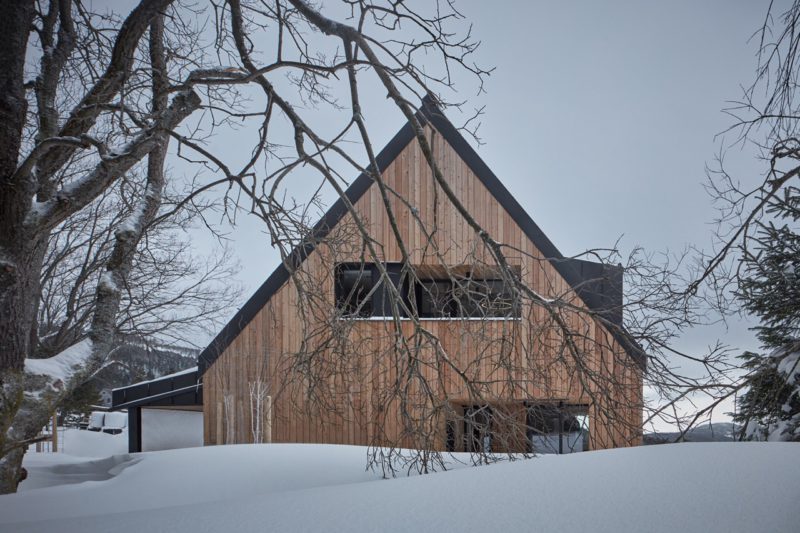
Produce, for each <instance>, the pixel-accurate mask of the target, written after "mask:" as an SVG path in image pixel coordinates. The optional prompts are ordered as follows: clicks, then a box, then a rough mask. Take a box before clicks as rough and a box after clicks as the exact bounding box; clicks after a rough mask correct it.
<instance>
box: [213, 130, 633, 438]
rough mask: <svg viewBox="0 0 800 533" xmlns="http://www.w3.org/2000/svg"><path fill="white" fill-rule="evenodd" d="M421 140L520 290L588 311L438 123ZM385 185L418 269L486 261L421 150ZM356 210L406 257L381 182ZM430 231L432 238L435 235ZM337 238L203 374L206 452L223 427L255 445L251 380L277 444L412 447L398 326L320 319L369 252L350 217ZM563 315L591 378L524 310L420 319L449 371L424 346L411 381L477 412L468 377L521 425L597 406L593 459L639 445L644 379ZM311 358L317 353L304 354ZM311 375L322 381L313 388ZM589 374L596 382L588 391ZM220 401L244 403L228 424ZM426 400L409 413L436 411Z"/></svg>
mask: <svg viewBox="0 0 800 533" xmlns="http://www.w3.org/2000/svg"><path fill="white" fill-rule="evenodd" d="M426 134H427V135H428V138H429V139H431V140H432V146H433V151H434V156H435V157H436V159H437V162H438V164H439V165H440V168H441V169H442V171H443V173H444V175H445V178H446V179H447V180H448V183H449V185H450V186H451V187H452V188H453V190H454V191H455V193H456V194H457V196H458V198H459V200H460V201H461V202H463V203H464V205H465V207H466V209H467V210H468V211H469V212H470V213H472V215H473V216H474V217H475V219H476V220H477V222H478V223H479V224H480V225H481V226H482V227H483V228H484V229H485V230H487V231H488V232H489V234H490V235H492V236H493V237H494V238H495V239H496V240H497V241H499V242H501V243H503V244H504V245H505V254H506V257H507V259H508V261H509V263H510V264H511V265H513V266H514V267H515V268H518V269H519V272H520V275H521V277H522V279H523V280H524V282H525V284H526V285H527V286H529V287H531V288H532V289H533V290H534V291H536V292H537V293H538V294H541V295H542V296H544V297H547V298H561V299H563V300H564V301H566V302H569V303H570V304H572V305H574V306H576V307H577V308H584V304H583V302H582V301H581V300H580V298H578V297H577V295H576V294H575V292H574V290H573V289H572V288H571V287H570V285H569V284H568V283H567V282H566V281H565V280H564V279H563V278H562V277H561V276H560V275H559V273H558V272H557V271H556V270H555V268H554V267H553V266H552V264H551V263H550V262H549V261H547V260H546V258H544V257H542V254H541V252H540V251H539V250H537V249H536V247H535V246H534V245H533V243H532V242H531V241H530V240H529V239H528V238H527V237H526V235H525V233H524V232H523V231H522V230H521V228H520V227H519V226H518V225H517V224H516V223H515V222H514V220H513V219H512V217H511V216H510V215H509V214H508V213H507V212H506V211H505V210H504V209H503V207H502V206H501V205H500V204H499V203H498V202H497V201H496V200H495V199H494V198H493V196H492V194H491V193H490V191H488V190H487V189H486V187H485V186H484V185H483V184H482V183H481V181H480V180H479V179H477V178H476V176H475V175H473V174H472V172H471V170H470V168H469V166H468V165H466V164H465V163H464V162H463V161H462V160H461V159H460V158H459V156H458V155H457V154H456V152H455V151H454V150H453V149H452V148H451V147H450V146H449V145H448V143H447V142H446V141H445V140H444V138H443V137H442V136H441V135H439V134H437V132H436V131H435V130H433V129H432V128H431V127H430V126H428V127H427V128H426ZM383 177H384V179H385V181H386V184H387V186H388V187H389V188H390V189H391V190H392V191H394V194H392V195H391V198H390V204H391V209H392V211H393V213H394V214H395V218H396V221H397V224H398V227H399V229H400V232H401V234H402V236H403V241H404V243H405V245H406V247H407V249H408V251H409V254H410V256H411V260H410V262H411V263H412V264H414V265H416V266H419V267H420V268H423V267H426V266H429V267H431V268H442V267H443V265H444V266H445V267H448V268H454V269H455V268H458V267H463V266H465V265H469V266H470V268H476V267H477V266H480V265H491V264H492V259H491V255H490V254H489V253H488V250H487V249H486V248H485V247H484V245H483V243H482V242H481V241H480V239H479V238H478V236H477V235H475V233H474V232H473V231H472V229H471V228H470V227H469V226H468V225H467V224H466V223H465V221H464V220H463V219H462V218H461V217H460V215H459V214H458V213H457V211H456V210H455V209H454V208H453V206H452V205H451V204H450V202H449V201H448V200H447V199H446V198H445V196H444V194H443V193H442V191H441V190H438V187H436V185H435V183H434V180H433V178H432V175H431V171H430V169H429V168H428V166H427V164H426V162H425V159H424V157H423V155H422V153H421V150H420V149H419V147H418V146H417V144H416V143H415V142H413V143H412V144H410V145H408V146H407V147H406V148H405V149H404V150H403V151H402V152H401V153H400V155H399V156H398V157H397V158H396V159H395V161H394V162H393V163H392V164H390V165H389V166H388V168H387V169H386V170H385V171H384V173H383ZM355 207H356V210H357V212H358V213H359V215H360V217H361V218H362V220H363V222H364V224H365V225H366V227H368V229H369V232H370V235H371V237H372V238H374V239H375V241H377V242H378V243H380V244H381V246H380V247H379V254H380V255H381V257H380V259H382V260H383V261H387V262H397V261H400V260H401V252H400V248H399V246H398V244H397V241H396V239H395V238H394V235H393V233H392V230H391V228H390V224H389V218H388V216H387V214H386V209H385V208H384V206H383V203H382V201H381V196H380V193H379V191H378V188H377V186H375V185H373V186H372V187H371V188H370V189H369V190H368V191H367V192H366V193H365V194H364V195H363V196H362V197H361V198H360V199H359V201H358V202H357V203H356V204H355ZM426 233H427V234H430V233H432V234H433V236H432V238H428V236H427V235H426ZM329 239H330V243H323V244H321V245H320V246H318V247H317V249H316V250H315V251H314V252H312V253H311V255H310V256H309V257H308V258H307V259H306V261H305V262H304V263H303V264H302V266H301V267H300V268H299V269H298V271H297V272H296V274H295V277H294V278H293V279H290V280H289V281H288V282H286V283H285V284H284V285H283V287H281V289H279V290H278V291H277V292H276V293H275V294H274V295H273V297H272V298H271V300H270V301H269V302H268V303H267V304H266V305H265V306H264V307H263V308H262V309H261V310H260V311H259V312H258V314H257V315H256V316H255V317H254V318H253V320H252V321H251V322H250V323H249V324H248V325H247V326H246V327H245V328H244V329H243V330H242V332H241V334H239V335H238V337H236V338H235V339H234V340H233V342H231V343H230V345H229V346H228V347H227V348H226V349H225V350H224V352H223V353H222V355H221V356H220V357H219V358H218V359H217V360H216V361H215V362H214V364H213V365H212V366H211V367H210V368H209V369H208V370H207V372H206V374H205V376H204V386H203V391H204V392H203V393H204V395H205V396H204V410H205V416H204V420H205V428H204V432H205V442H206V444H217V443H223V442H226V439H225V438H224V435H220V434H219V433H220V432H226V433H227V432H228V431H229V428H228V425H231V426H232V429H233V431H232V433H233V435H234V437H233V442H235V443H247V442H251V441H252V435H251V417H252V415H251V411H252V410H251V409H248V405H249V392H248V391H249V385H248V384H249V383H252V382H253V381H255V380H259V379H260V380H263V381H266V382H267V383H268V384H269V387H270V396H271V399H272V405H271V407H272V409H271V412H272V420H271V421H269V422H266V421H265V423H264V426H265V427H266V426H269V427H271V438H272V441H273V442H312V443H333V444H357V445H377V444H382V443H393V444H397V443H401V444H402V443H405V444H407V445H413V444H414V443H415V441H414V440H413V439H411V438H405V436H404V435H405V434H406V433H408V421H407V420H405V421H403V420H401V418H402V417H401V416H400V413H401V406H400V398H398V397H397V396H396V394H394V393H393V387H392V385H391V384H393V383H396V382H397V380H398V379H399V378H400V377H401V374H402V373H403V372H407V370H408V368H406V367H405V366H404V364H403V363H402V362H398V358H397V357H396V350H395V348H394V346H395V343H396V342H397V341H398V338H397V335H396V330H395V326H394V324H393V323H392V322H391V321H388V320H361V321H344V320H342V321H339V323H337V322H332V323H327V322H326V321H325V320H323V319H321V318H319V317H320V316H321V315H323V314H325V313H330V312H332V310H333V307H334V302H333V292H334V290H333V268H334V264H335V263H337V262H344V261H357V260H359V257H360V255H361V253H362V252H361V250H362V248H361V246H360V242H361V241H360V238H359V236H358V235H357V234H356V232H355V229H354V224H353V218H352V216H351V215H347V216H345V217H344V219H343V220H342V221H341V222H340V223H339V225H338V226H337V228H335V229H334V231H332V232H331V235H330V236H329ZM297 283H301V284H303V286H304V288H305V289H306V290H308V289H309V288H313V293H314V294H315V295H318V298H317V299H314V300H311V299H308V298H304V300H303V301H299V296H298V293H299V291H298V290H297V288H296V284H297ZM565 316H566V317H567V319H568V321H569V323H570V325H571V327H572V328H574V331H575V332H577V333H578V334H579V337H577V338H578V342H579V343H580V344H581V349H582V350H584V351H585V352H586V353H587V354H588V356H587V357H585V358H584V360H582V362H581V364H582V365H583V366H584V368H583V369H580V368H577V367H578V366H580V365H577V364H576V363H575V362H574V361H570V360H569V358H568V357H565V356H564V355H563V354H560V348H561V347H562V345H563V342H562V341H563V339H561V338H560V335H558V333H557V332H556V331H555V330H554V329H553V328H552V327H551V325H550V323H549V322H548V320H547V316H546V313H545V310H544V309H542V308H541V307H538V306H534V305H531V304H530V303H526V304H525V305H524V306H523V310H522V316H521V318H520V319H510V320H492V321H480V320H478V321H475V320H423V321H422V324H423V325H424V327H425V329H426V330H427V332H428V333H429V334H430V335H431V336H432V337H435V338H437V339H438V340H439V342H440V343H441V347H442V352H444V353H445V354H446V355H447V358H448V359H449V364H445V363H444V362H443V361H442V357H441V356H440V355H439V356H437V355H436V353H435V350H433V349H432V348H430V347H424V346H423V347H422V348H420V349H419V351H418V353H416V356H417V359H418V362H419V364H418V365H417V372H419V375H420V376H421V379H420V380H417V382H418V383H419V384H420V386H423V385H422V384H423V383H424V384H426V385H428V386H432V387H433V389H434V390H433V392H432V394H434V395H437V396H438V397H441V398H446V400H447V402H446V403H447V405H450V406H458V405H459V404H461V403H463V404H465V405H466V404H469V403H471V402H474V398H475V396H474V392H471V391H470V390H469V388H468V387H467V386H466V384H465V381H464V380H463V379H461V378H460V377H459V375H458V374H459V371H461V372H463V373H464V374H465V375H467V376H469V377H470V379H471V380H473V381H474V382H475V383H478V384H479V388H480V389H481V390H480V391H479V392H480V395H481V398H484V399H486V400H487V401H491V403H492V404H493V405H497V406H506V407H504V409H506V411H507V412H509V413H516V414H513V415H510V416H511V417H516V416H520V417H522V416H524V413H523V414H519V412H518V409H519V406H521V405H522V403H521V402H523V401H536V400H553V401H555V400H558V401H564V402H566V403H572V404H583V405H590V442H591V447H592V448H593V449H599V448H609V447H616V446H627V445H637V444H639V443H640V441H641V416H642V415H641V403H642V376H641V370H640V369H639V367H638V366H637V365H635V364H633V363H632V361H631V360H630V358H629V356H628V355H627V354H626V353H624V351H623V350H622V349H621V348H620V346H619V345H618V344H617V343H616V342H615V340H614V338H613V336H612V335H611V334H609V332H608V331H606V329H605V327H604V326H602V325H601V324H599V323H598V322H597V321H596V320H595V319H594V318H592V317H590V316H589V315H586V314H582V313H579V312H572V313H570V312H567V313H565ZM340 326H341V332H339V331H338V329H339V327H340ZM400 327H401V330H402V332H403V335H405V336H407V337H409V338H410V337H411V334H412V332H413V328H412V324H411V323H410V322H402V323H401V325H400ZM332 329H334V330H335V331H332ZM337 343H340V344H341V346H345V348H341V349H342V350H346V352H347V357H340V356H338V355H336V356H334V355H333V354H339V353H340V352H339V350H340V347H337V346H338V344H337ZM310 353H313V354H314V356H313V357H310V356H308V354H310ZM326 354H330V356H326ZM306 359H311V360H306ZM311 367H316V368H317V370H320V369H322V371H319V372H318V374H315V373H314V372H310V371H309V368H311ZM315 375H318V376H321V377H320V379H314V377H313V376H315ZM403 375H405V374H403ZM587 375H591V376H593V379H591V380H588V381H587V379H586V376H587ZM603 376H605V377H606V378H607V380H604V379H603ZM411 386H414V385H413V383H412V385H411ZM419 394H422V393H421V392H419ZM226 395H232V396H233V397H234V398H235V399H236V401H235V402H234V409H235V413H233V414H229V413H224V414H223V415H222V416H221V415H220V414H219V413H218V411H219V409H221V408H223V406H224V405H225V400H224V397H225V396H226ZM423 403H424V402H421V403H420V405H418V406H411V407H409V406H406V407H405V409H406V410H409V409H410V410H411V411H413V410H414V409H417V410H424V409H429V408H435V407H436V406H432V405H430V404H428V405H423ZM439 407H441V406H439ZM446 408H447V406H445V410H444V411H442V415H441V416H437V417H434V418H433V420H434V422H432V423H433V424H434V425H435V427H431V428H427V430H428V431H430V433H431V434H432V435H433V437H432V438H433V441H431V444H432V446H434V447H436V448H439V449H443V448H444V446H445V438H446V436H445V420H446V418H447V413H446ZM515 409H516V410H517V411H515ZM419 418H420V419H422V418H424V417H422V416H420V417H419ZM220 420H223V422H222V423H220ZM223 426H225V427H223ZM511 440H512V441H513V439H511ZM520 446H522V444H520ZM509 448H510V449H511V448H516V445H509Z"/></svg>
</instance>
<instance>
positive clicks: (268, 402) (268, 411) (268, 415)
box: [264, 396, 272, 443]
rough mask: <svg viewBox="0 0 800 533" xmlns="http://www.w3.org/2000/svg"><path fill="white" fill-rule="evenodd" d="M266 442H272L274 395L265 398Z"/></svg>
mask: <svg viewBox="0 0 800 533" xmlns="http://www.w3.org/2000/svg"><path fill="white" fill-rule="evenodd" d="M264 442H267V443H269V442H272V396H267V397H266V398H264Z"/></svg>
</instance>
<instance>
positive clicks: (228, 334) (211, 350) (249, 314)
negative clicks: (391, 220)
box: [197, 112, 427, 376]
mask: <svg viewBox="0 0 800 533" xmlns="http://www.w3.org/2000/svg"><path fill="white" fill-rule="evenodd" d="M417 120H419V121H421V122H422V123H423V124H424V123H427V120H426V118H425V117H424V116H423V115H422V114H421V112H419V113H417ZM414 138H415V134H414V128H413V126H412V125H411V123H410V122H406V124H405V125H404V126H403V127H402V128H401V129H400V131H398V132H397V134H395V136H394V137H393V138H392V140H391V141H389V144H387V145H386V146H385V147H384V149H383V150H381V151H380V153H379V154H378V155H377V156H376V158H375V159H376V162H377V163H378V170H379V171H380V172H383V171H384V170H386V168H387V167H388V166H389V165H390V164H391V163H392V161H394V160H395V159H396V158H397V156H398V155H400V152H402V151H403V149H404V148H405V147H406V146H407V145H408V143H410V142H411V141H412V140H413V139H414ZM372 183H373V180H372V178H371V177H370V176H369V175H368V174H366V173H362V174H361V175H360V176H359V177H358V178H356V180H355V181H354V182H353V183H352V184H351V185H350V186H349V187H348V188H347V190H346V191H345V196H346V197H347V199H348V200H349V201H350V203H355V202H357V201H358V200H359V199H360V198H361V197H362V196H363V195H364V193H365V192H367V189H369V187H370V186H371V185H372ZM346 214H347V205H346V204H345V202H344V200H343V199H342V198H339V199H337V200H336V202H334V204H333V205H332V206H331V208H330V209H328V211H327V212H326V213H325V214H324V215H323V216H322V218H321V219H320V220H319V222H317V223H316V224H315V225H314V228H313V231H312V235H313V236H314V237H313V239H312V241H311V242H306V243H303V244H300V245H298V246H297V247H296V248H295V249H294V250H293V251H292V253H291V254H290V255H289V256H288V257H287V258H286V261H284V262H282V263H281V264H280V265H278V267H277V268H276V269H275V271H274V272H272V274H271V275H270V276H269V277H268V278H267V280H266V281H265V282H264V283H263V284H262V285H261V286H260V287H259V288H258V289H257V290H256V292H255V293H253V295H252V296H251V297H250V298H249V299H248V300H247V302H245V304H244V305H243V306H242V308H241V309H240V310H239V311H238V312H237V313H236V314H235V315H234V316H233V318H232V319H231V320H230V321H229V322H228V323H227V324H225V326H224V327H223V328H222V330H221V331H220V332H219V334H217V336H216V337H214V340H212V341H211V342H210V343H209V344H208V346H206V348H205V349H204V350H203V351H202V352H201V353H200V355H199V356H198V357H197V366H198V369H199V372H200V376H202V375H203V374H204V373H205V371H206V369H207V368H208V367H210V366H211V365H212V364H213V363H214V361H216V359H217V358H218V357H219V356H220V355H221V354H222V352H223V351H225V348H227V347H228V346H229V345H230V343H231V342H233V339H235V338H236V336H237V335H238V334H239V333H240V332H241V331H242V330H243V329H244V328H245V326H247V324H249V323H250V321H251V320H253V318H254V317H255V316H256V314H257V313H258V311H259V310H260V309H261V308H262V307H264V305H265V304H266V303H267V302H268V301H269V300H270V298H272V295H273V294H275V293H276V292H277V291H278V289H280V288H281V286H283V284H284V283H286V281H287V280H288V279H289V277H290V275H291V270H290V268H289V267H287V264H286V263H287V262H289V265H290V266H291V268H297V267H298V266H300V264H302V263H303V261H305V260H306V258H307V257H308V256H309V255H310V254H311V252H312V251H314V249H315V248H316V243H317V242H318V241H320V240H321V239H323V238H324V237H325V236H326V235H327V234H328V232H329V231H330V230H331V228H333V227H334V226H335V225H336V224H337V223H338V222H339V221H340V220H341V219H342V218H343V217H344V216H345V215H346Z"/></svg>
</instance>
